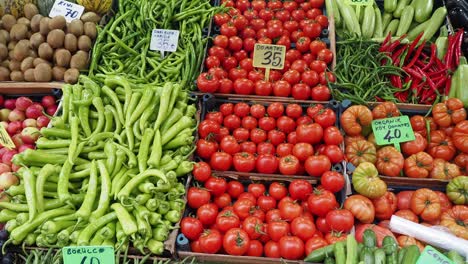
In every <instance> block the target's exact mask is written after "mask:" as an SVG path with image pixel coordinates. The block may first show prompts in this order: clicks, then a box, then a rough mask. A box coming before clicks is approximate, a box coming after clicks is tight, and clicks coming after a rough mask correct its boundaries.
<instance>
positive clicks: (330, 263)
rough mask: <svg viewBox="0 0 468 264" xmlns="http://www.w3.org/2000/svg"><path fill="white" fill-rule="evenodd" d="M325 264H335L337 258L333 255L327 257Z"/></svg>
mask: <svg viewBox="0 0 468 264" xmlns="http://www.w3.org/2000/svg"><path fill="white" fill-rule="evenodd" d="M323 264H335V259H334V258H332V257H327V258H326V259H325V261H324V262H323Z"/></svg>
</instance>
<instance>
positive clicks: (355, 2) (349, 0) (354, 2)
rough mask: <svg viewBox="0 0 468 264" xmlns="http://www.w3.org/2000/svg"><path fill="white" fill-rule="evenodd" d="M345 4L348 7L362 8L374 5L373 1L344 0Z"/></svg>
mask: <svg viewBox="0 0 468 264" xmlns="http://www.w3.org/2000/svg"><path fill="white" fill-rule="evenodd" d="M346 3H347V4H348V5H362V6H367V5H372V4H374V0H346Z"/></svg>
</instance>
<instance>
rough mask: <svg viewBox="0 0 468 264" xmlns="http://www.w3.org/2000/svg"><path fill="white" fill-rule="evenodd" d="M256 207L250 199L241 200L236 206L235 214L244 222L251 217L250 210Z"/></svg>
mask: <svg viewBox="0 0 468 264" xmlns="http://www.w3.org/2000/svg"><path fill="white" fill-rule="evenodd" d="M254 206H255V204H254V203H253V202H252V201H251V200H248V199H239V200H237V201H236V202H235V203H234V205H233V208H234V213H236V215H237V216H239V218H240V219H241V220H244V219H245V218H247V217H248V216H249V215H250V210H251V209H252V208H253V207H254Z"/></svg>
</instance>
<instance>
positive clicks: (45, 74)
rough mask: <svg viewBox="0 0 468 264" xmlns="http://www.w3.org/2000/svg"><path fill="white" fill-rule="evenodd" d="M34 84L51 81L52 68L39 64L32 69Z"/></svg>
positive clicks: (45, 64)
mask: <svg viewBox="0 0 468 264" xmlns="http://www.w3.org/2000/svg"><path fill="white" fill-rule="evenodd" d="M34 79H35V80H36V82H50V81H51V80H52V68H51V67H50V65H49V64H47V63H41V64H39V65H37V66H36V68H34Z"/></svg>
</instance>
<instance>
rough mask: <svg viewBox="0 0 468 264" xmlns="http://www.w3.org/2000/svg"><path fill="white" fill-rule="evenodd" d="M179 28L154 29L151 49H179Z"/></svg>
mask: <svg viewBox="0 0 468 264" xmlns="http://www.w3.org/2000/svg"><path fill="white" fill-rule="evenodd" d="M179 33H180V32H179V30H171V29H153V33H152V34H151V43H150V50H159V51H163V52H164V51H170V52H174V51H176V50H177V46H178V43H179Z"/></svg>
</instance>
